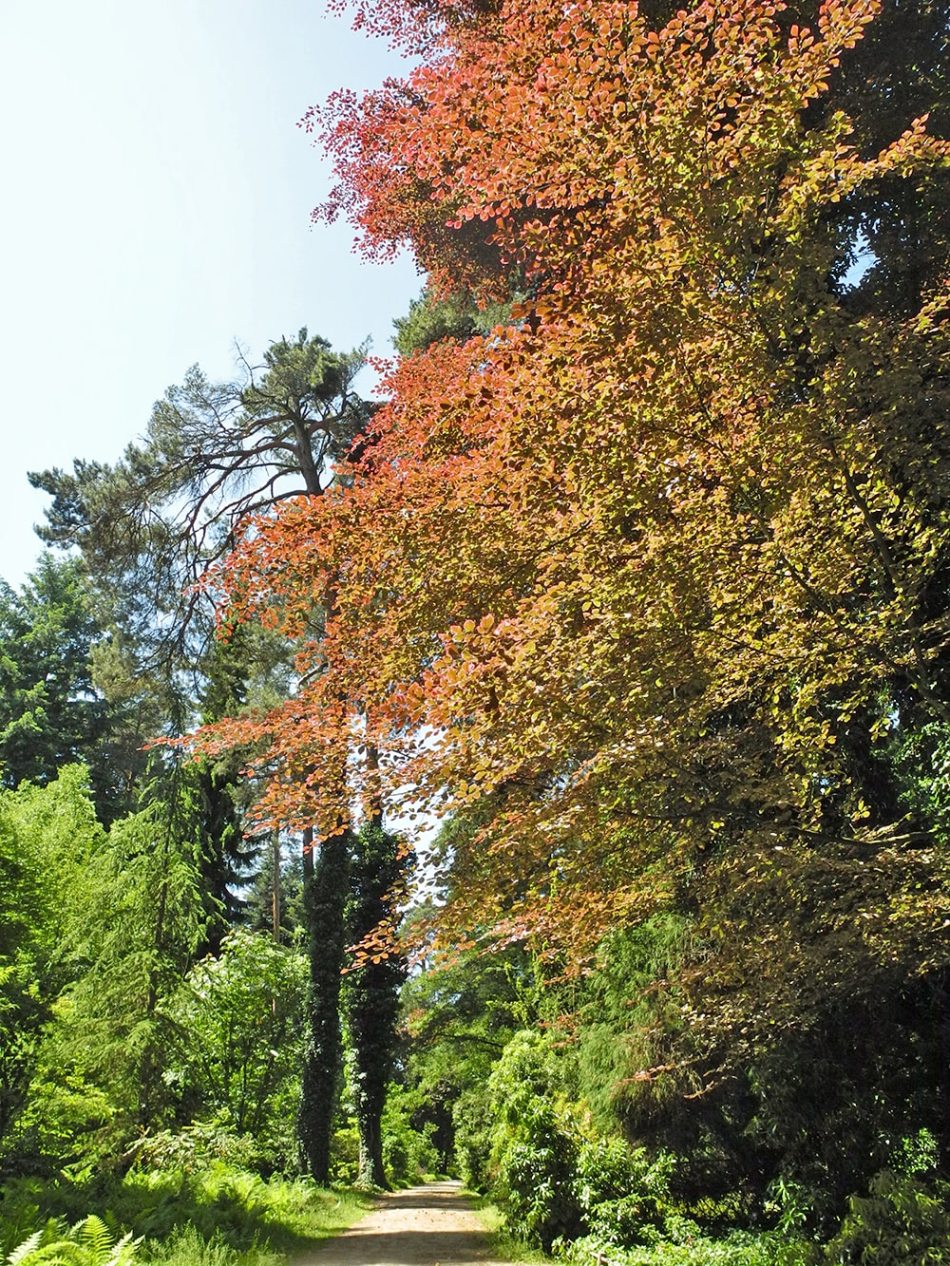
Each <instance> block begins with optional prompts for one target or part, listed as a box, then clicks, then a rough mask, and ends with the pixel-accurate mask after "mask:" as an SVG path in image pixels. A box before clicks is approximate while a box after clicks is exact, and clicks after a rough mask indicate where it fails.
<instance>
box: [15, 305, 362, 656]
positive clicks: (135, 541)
mask: <svg viewBox="0 0 950 1266" xmlns="http://www.w3.org/2000/svg"><path fill="white" fill-rule="evenodd" d="M363 361H364V353H363V351H362V350H358V351H354V352H350V353H340V352H333V351H332V350H331V348H330V345H329V343H327V341H326V340H325V339H322V338H319V337H317V336H311V335H310V334H309V333H308V331H307V330H306V329H302V330H300V331H299V333H298V335H297V337H296V339H287V338H282V339H279V340H277V341H276V342H275V343H272V344H271V346H270V347H269V348H268V349H267V351H266V352H265V353H264V357H263V363H262V364H261V365H259V366H254V365H251V364H250V363H249V362H248V360H247V358H246V357H245V355H244V354H243V352H242V353H240V359H239V370H240V373H239V376H238V377H237V378H236V379H235V380H234V381H232V382H221V383H216V382H211V381H210V380H209V379H208V378H207V376H206V375H205V374H204V373H203V372H202V370H201V369H200V368H199V367H198V366H197V365H195V366H192V368H191V369H190V370H189V371H188V373H187V374H186V375H185V379H184V381H183V382H182V383H181V384H180V385H176V386H172V387H169V388H168V390H167V391H166V393H165V396H164V398H163V399H162V400H159V401H158V402H157V403H156V404H155V406H154V408H153V410H152V416H151V420H150V422H149V425H148V428H147V431H146V435H145V438H144V441H143V442H141V443H137V444H130V445H129V446H128V448H127V449H126V451H125V454H124V456H123V458H122V460H121V461H119V462H118V463H116V465H115V466H113V467H110V466H105V465H102V464H98V463H89V462H85V461H81V460H80V461H76V462H74V464H73V471H72V473H71V474H70V473H66V472H64V471H62V470H59V469H57V468H54V469H51V470H46V471H41V472H35V473H33V474H31V476H30V479H31V482H32V483H33V485H34V486H35V487H37V488H40V489H41V490H42V491H44V492H47V493H49V494H50V496H52V498H53V502H52V505H51V506H50V507H49V509H48V511H47V526H46V527H45V528H43V529H41V532H40V535H41V536H42V537H43V538H44V539H46V540H48V541H49V542H51V543H55V544H59V545H77V546H79V548H80V550H81V553H82V556H83V560H84V563H85V567H86V572H87V575H88V576H89V577H90V578H91V580H92V581H93V583H94V584H95V586H96V587H97V589H98V590H99V591H100V594H101V596H102V598H103V599H104V601H105V603H106V606H107V609H108V610H109V611H110V613H112V614H113V615H114V616H117V617H118V619H119V622H120V623H121V625H122V627H123V629H124V630H125V631H126V633H127V634H128V635H129V636H131V637H133V638H134V640H135V643H136V645H138V646H140V647H143V648H146V649H148V648H151V650H152V651H153V652H155V651H156V650H157V649H159V650H160V649H161V648H163V647H164V648H166V649H168V648H169V646H172V647H174V646H175V645H178V646H179V647H181V646H183V645H184V644H185V643H186V641H187V640H188V639H189V637H190V638H191V639H194V638H195V636H197V637H198V639H199V642H200V641H201V640H202V639H204V638H206V637H207V632H208V628H207V607H206V606H205V607H202V605H201V597H202V595H201V591H200V590H199V589H197V588H196V587H195V586H196V584H197V582H198V581H199V580H201V579H202V578H203V577H204V576H205V574H206V572H207V569H208V567H209V566H210V564H211V563H213V562H214V561H215V560H216V559H219V558H220V557H221V556H222V554H223V553H224V552H225V551H226V550H227V549H228V548H229V547H230V546H231V545H232V544H233V542H234V540H235V539H236V536H237V535H238V534H239V533H240V530H241V524H242V521H243V520H244V519H245V518H246V517H247V516H249V515H252V514H254V513H264V512H266V511H267V510H268V509H269V508H270V507H272V506H274V505H276V504H277V503H278V502H280V501H282V500H287V499H289V498H293V497H297V496H301V495H307V496H319V495H320V494H321V493H322V492H323V491H324V489H325V487H326V486H327V485H328V484H330V483H331V482H332V481H333V479H334V478H335V477H336V469H337V466H338V464H339V463H340V461H341V460H342V459H343V458H344V457H345V455H346V453H347V451H348V450H349V448H350V445H351V444H352V442H353V439H354V437H355V436H356V435H357V433H358V432H359V431H360V430H361V429H362V427H363V426H364V425H365V423H366V420H367V417H368V413H369V409H368V406H367V405H366V403H365V402H364V401H362V400H361V399H360V397H359V396H358V395H357V394H356V392H355V390H354V386H353V381H354V378H355V377H356V375H357V373H358V372H359V370H360V368H361V367H362V365H363ZM202 612H204V615H205V618H204V621H202V619H201V618H200V617H201V614H202ZM156 638H157V639H158V646H157V647H156ZM191 658H192V659H193V658H194V656H193V654H192V656H191ZM186 662H187V661H186Z"/></svg>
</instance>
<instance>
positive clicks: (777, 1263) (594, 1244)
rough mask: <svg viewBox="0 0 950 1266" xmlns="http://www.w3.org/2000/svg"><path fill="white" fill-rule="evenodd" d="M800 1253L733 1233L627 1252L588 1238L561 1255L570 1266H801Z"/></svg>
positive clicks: (793, 1245)
mask: <svg viewBox="0 0 950 1266" xmlns="http://www.w3.org/2000/svg"><path fill="white" fill-rule="evenodd" d="M803 1254H804V1248H803V1246H802V1245H800V1244H799V1243H797V1242H796V1241H790V1240H788V1239H787V1237H785V1236H781V1235H776V1234H775V1233H774V1232H771V1233H767V1234H762V1235H753V1234H750V1233H749V1232H747V1231H733V1232H731V1233H730V1234H729V1235H726V1236H724V1237H723V1238H722V1239H709V1238H707V1237H705V1236H702V1235H697V1236H690V1237H688V1238H687V1239H686V1240H685V1241H684V1242H683V1243H674V1242H673V1241H671V1240H660V1241H658V1242H657V1243H656V1244H653V1245H643V1246H639V1247H635V1248H629V1249H619V1248H616V1247H615V1246H614V1245H612V1244H608V1243H606V1242H605V1241H604V1240H602V1239H600V1238H598V1237H597V1236H594V1235H589V1236H585V1237H584V1238H583V1239H580V1240H575V1242H574V1243H573V1244H570V1245H568V1246H566V1248H565V1249H564V1252H563V1256H564V1258H565V1260H567V1261H569V1262H571V1263H572V1264H573V1266H803V1264H804V1262H805V1261H806V1257H805V1256H804V1255H803Z"/></svg>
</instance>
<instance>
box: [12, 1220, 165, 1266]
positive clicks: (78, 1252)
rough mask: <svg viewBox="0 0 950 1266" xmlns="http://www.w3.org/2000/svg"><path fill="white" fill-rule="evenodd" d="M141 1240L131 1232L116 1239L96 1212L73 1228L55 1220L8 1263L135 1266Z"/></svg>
mask: <svg viewBox="0 0 950 1266" xmlns="http://www.w3.org/2000/svg"><path fill="white" fill-rule="evenodd" d="M140 1243H141V1239H135V1240H133V1238H132V1233H131V1231H130V1232H128V1233H127V1234H125V1235H123V1236H122V1237H121V1239H118V1240H114V1239H113V1236H112V1233H111V1231H110V1230H109V1228H108V1227H107V1226H106V1224H105V1222H103V1220H102V1218H100V1217H99V1216H98V1215H97V1214H95V1213H90V1214H89V1216H88V1217H86V1218H83V1220H82V1221H81V1222H77V1223H76V1225H75V1226H72V1227H69V1228H67V1227H66V1225H65V1223H64V1222H62V1221H57V1220H55V1219H52V1220H51V1221H49V1222H47V1224H46V1226H45V1227H43V1228H42V1229H41V1230H39V1231H34V1233H33V1234H32V1235H31V1236H29V1238H28V1239H25V1240H24V1241H23V1243H22V1244H20V1245H19V1246H18V1247H17V1248H15V1249H14V1250H13V1252H12V1253H11V1254H10V1256H9V1257H8V1258H7V1266H132V1263H134V1262H135V1258H136V1249H137V1248H138V1245H139V1244H140Z"/></svg>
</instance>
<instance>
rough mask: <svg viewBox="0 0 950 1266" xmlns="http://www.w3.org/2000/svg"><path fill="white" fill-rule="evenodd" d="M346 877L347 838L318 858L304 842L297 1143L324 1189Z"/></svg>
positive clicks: (307, 1169) (324, 846)
mask: <svg viewBox="0 0 950 1266" xmlns="http://www.w3.org/2000/svg"><path fill="white" fill-rule="evenodd" d="M348 871H349V840H348V838H347V836H346V834H344V833H337V834H334V835H330V836H328V837H327V838H325V839H323V840H322V841H321V842H320V845H319V847H318V849H317V850H316V856H314V848H313V838H312V834H311V835H310V837H309V838H307V839H305V841H304V890H303V908H304V914H305V924H306V929H307V959H308V963H309V969H310V973H309V987H308V992H307V1002H306V1024H305V1032H306V1038H305V1043H304V1056H303V1084H302V1087H301V1095H300V1111H299V1113H298V1115H297V1137H298V1140H299V1144H300V1163H301V1169H302V1170H303V1172H304V1173H307V1174H309V1175H310V1177H311V1178H313V1180H314V1181H315V1182H317V1183H319V1184H320V1185H321V1186H326V1185H327V1184H328V1183H329V1181H330V1144H331V1141H332V1137H333V1118H334V1115H335V1113H336V1107H337V1098H338V1095H339V1089H340V1069H341V1060H342V1044H341V1031H340V988H341V973H342V971H343V964H344V959H345V956H344V951H345V948H346V946H345V928H346V924H345V912H346V898H347V888H348V878H349V876H348Z"/></svg>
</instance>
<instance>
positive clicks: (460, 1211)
mask: <svg viewBox="0 0 950 1266" xmlns="http://www.w3.org/2000/svg"><path fill="white" fill-rule="evenodd" d="M476 1264H477V1266H510V1263H505V1262H499V1261H498V1260H497V1259H495V1258H492V1257H491V1255H490V1249H489V1246H488V1236H487V1234H486V1233H485V1230H484V1228H483V1227H482V1225H481V1223H480V1222H479V1220H478V1218H477V1217H476V1216H475V1214H474V1213H473V1212H472V1207H471V1205H470V1203H469V1202H468V1201H467V1200H466V1199H465V1198H464V1197H463V1196H462V1195H461V1185H460V1184H459V1183H457V1182H437V1183H429V1184H427V1185H426V1186H425V1187H411V1188H410V1189H409V1190H408V1191H396V1192H393V1193H392V1194H391V1195H386V1196H382V1197H381V1198H380V1201H379V1204H378V1205H377V1206H376V1208H374V1209H372V1210H371V1211H370V1212H369V1213H368V1214H367V1215H366V1217H365V1218H363V1219H362V1221H360V1222H357V1223H356V1225H355V1226H351V1227H350V1228H349V1230H347V1231H343V1232H342V1233H341V1234H340V1235H337V1236H334V1237H333V1239H332V1240H327V1242H326V1243H325V1244H320V1245H318V1246H317V1247H316V1248H315V1249H314V1250H313V1251H312V1252H311V1253H309V1254H308V1255H307V1257H306V1258H301V1259H299V1261H298V1263H297V1266H476Z"/></svg>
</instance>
